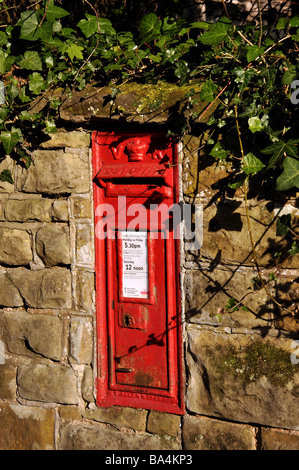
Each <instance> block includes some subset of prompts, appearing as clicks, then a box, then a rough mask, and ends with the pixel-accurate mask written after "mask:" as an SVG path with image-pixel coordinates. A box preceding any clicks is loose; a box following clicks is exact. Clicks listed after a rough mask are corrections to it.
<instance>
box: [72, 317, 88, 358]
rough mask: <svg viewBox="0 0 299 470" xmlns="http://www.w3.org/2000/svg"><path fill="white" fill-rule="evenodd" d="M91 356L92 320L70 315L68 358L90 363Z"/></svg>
mask: <svg viewBox="0 0 299 470" xmlns="http://www.w3.org/2000/svg"><path fill="white" fill-rule="evenodd" d="M92 356H93V321H92V319H91V318H86V317H72V318H71V326H70V360H71V362H75V363H77V364H90V363H91V362H92Z"/></svg>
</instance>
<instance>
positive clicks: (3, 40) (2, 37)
mask: <svg viewBox="0 0 299 470" xmlns="http://www.w3.org/2000/svg"><path fill="white" fill-rule="evenodd" d="M7 40H8V38H7V34H6V33H5V32H4V31H0V46H5V44H7Z"/></svg>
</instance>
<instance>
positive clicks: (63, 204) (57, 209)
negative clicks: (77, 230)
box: [51, 200, 69, 222]
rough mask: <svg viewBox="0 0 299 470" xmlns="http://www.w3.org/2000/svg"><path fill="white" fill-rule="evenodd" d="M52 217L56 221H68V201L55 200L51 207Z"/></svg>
mask: <svg viewBox="0 0 299 470" xmlns="http://www.w3.org/2000/svg"><path fill="white" fill-rule="evenodd" d="M51 217H52V218H53V220H54V221H58V222H60V221H61V222H67V221H68V220H69V211H68V201H67V200H58V201H54V202H53V206H52V209H51Z"/></svg>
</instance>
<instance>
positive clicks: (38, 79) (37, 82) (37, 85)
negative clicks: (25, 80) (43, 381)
mask: <svg viewBox="0 0 299 470" xmlns="http://www.w3.org/2000/svg"><path fill="white" fill-rule="evenodd" d="M29 80H30V81H29V90H30V91H32V93H34V94H35V95H38V94H39V93H40V92H41V91H42V90H43V89H44V88H45V81H44V78H43V77H42V75H41V74H40V73H38V72H33V73H32V74H31V75H29Z"/></svg>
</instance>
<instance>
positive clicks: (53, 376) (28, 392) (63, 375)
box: [17, 364, 78, 405]
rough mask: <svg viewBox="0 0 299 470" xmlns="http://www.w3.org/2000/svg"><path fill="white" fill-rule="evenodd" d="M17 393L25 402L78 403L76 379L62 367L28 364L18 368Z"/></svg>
mask: <svg viewBox="0 0 299 470" xmlns="http://www.w3.org/2000/svg"><path fill="white" fill-rule="evenodd" d="M17 383H18V393H19V395H20V396H21V397H22V398H25V399H27V400H36V401H41V402H47V403H49V402H54V403H61V404H66V405H76V404H77V403H78V394H77V377H76V375H75V373H74V371H73V369H72V368H71V367H68V366H64V365H60V364H57V365H46V364H30V365H22V366H20V367H19V373H18V378H17Z"/></svg>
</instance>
